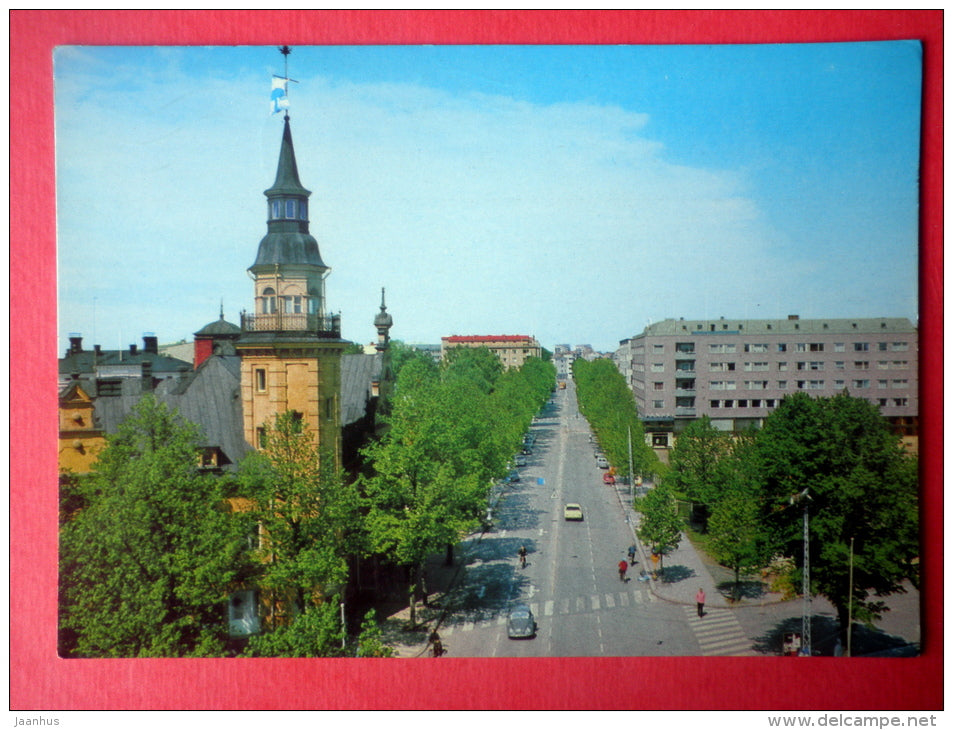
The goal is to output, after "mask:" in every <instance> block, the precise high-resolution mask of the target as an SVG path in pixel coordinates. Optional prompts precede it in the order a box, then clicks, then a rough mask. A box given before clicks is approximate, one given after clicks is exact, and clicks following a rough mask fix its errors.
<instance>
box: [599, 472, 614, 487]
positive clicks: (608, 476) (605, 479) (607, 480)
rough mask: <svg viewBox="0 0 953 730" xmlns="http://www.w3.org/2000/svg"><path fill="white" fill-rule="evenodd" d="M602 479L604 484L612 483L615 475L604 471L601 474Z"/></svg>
mask: <svg viewBox="0 0 953 730" xmlns="http://www.w3.org/2000/svg"><path fill="white" fill-rule="evenodd" d="M602 481H603V482H605V483H606V484H609V485H612V484H615V477H614V476H612V475H611V474H610V473H609V472H606V473H605V474H603V475H602Z"/></svg>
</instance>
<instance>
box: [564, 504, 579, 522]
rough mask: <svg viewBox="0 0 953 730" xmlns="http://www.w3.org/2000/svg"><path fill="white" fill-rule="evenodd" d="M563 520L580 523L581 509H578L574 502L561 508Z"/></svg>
mask: <svg viewBox="0 0 953 730" xmlns="http://www.w3.org/2000/svg"><path fill="white" fill-rule="evenodd" d="M563 519H566V520H575V521H576V522H581V521H582V507H580V506H579V505H578V504H576V503H575V502H570V503H568V504H567V505H566V506H565V507H563Z"/></svg>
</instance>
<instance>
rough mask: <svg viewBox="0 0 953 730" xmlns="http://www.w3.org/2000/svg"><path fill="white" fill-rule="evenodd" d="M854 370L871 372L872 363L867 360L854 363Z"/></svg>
mask: <svg viewBox="0 0 953 730" xmlns="http://www.w3.org/2000/svg"><path fill="white" fill-rule="evenodd" d="M854 370H870V362H868V361H867V360H856V361H854Z"/></svg>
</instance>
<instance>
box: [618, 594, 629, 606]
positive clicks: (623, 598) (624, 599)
mask: <svg viewBox="0 0 953 730" xmlns="http://www.w3.org/2000/svg"><path fill="white" fill-rule="evenodd" d="M619 603H620V604H621V605H622V606H626V607H628V605H629V594H628V593H620V594H619Z"/></svg>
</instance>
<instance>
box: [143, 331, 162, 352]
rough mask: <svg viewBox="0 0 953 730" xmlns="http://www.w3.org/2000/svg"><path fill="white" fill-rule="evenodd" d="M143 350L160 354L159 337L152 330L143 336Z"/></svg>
mask: <svg viewBox="0 0 953 730" xmlns="http://www.w3.org/2000/svg"><path fill="white" fill-rule="evenodd" d="M142 351H143V352H149V353H152V354H153V355H158V354H159V338H158V337H156V336H155V335H154V334H152V333H151V332H146V333H145V334H144V335H143V336H142Z"/></svg>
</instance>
